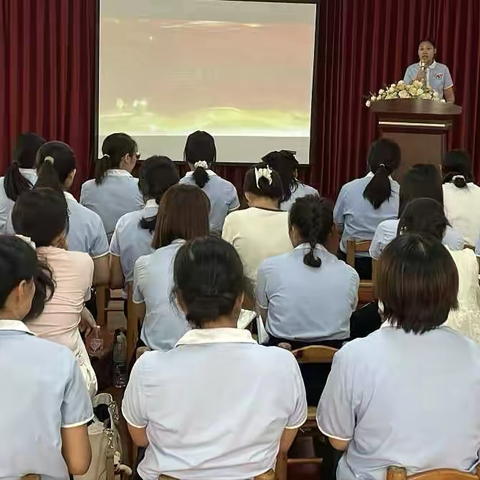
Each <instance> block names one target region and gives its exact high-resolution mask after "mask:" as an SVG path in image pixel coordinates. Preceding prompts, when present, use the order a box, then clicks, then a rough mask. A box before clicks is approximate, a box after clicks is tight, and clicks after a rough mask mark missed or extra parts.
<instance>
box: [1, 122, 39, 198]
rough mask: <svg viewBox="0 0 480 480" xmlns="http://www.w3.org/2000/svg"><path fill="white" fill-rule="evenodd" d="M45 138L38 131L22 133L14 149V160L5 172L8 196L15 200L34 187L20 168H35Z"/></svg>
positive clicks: (5, 185)
mask: <svg viewBox="0 0 480 480" xmlns="http://www.w3.org/2000/svg"><path fill="white" fill-rule="evenodd" d="M44 143H45V139H43V138H42V137H40V136H39V135H37V134H36V133H30V132H29V133H21V134H20V135H19V136H18V138H17V143H16V144H15V148H14V150H13V162H12V164H11V165H10V166H9V167H8V168H7V171H6V172H5V179H4V188H5V193H6V195H7V197H8V198H9V199H10V200H13V201H14V202H15V201H16V200H17V198H18V196H19V195H20V194H21V193H23V192H25V191H27V190H30V189H31V188H32V184H31V183H30V182H29V181H28V180H27V179H26V178H25V177H24V176H23V175H22V174H21V173H20V170H19V169H20V168H34V167H35V156H36V154H37V151H38V149H39V148H40V147H41V146H42V145H43V144H44Z"/></svg>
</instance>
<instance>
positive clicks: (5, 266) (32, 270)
mask: <svg viewBox="0 0 480 480" xmlns="http://www.w3.org/2000/svg"><path fill="white" fill-rule="evenodd" d="M23 280H25V281H31V280H33V281H34V283H35V294H34V296H33V300H32V307H31V309H30V311H29V312H28V314H27V315H26V317H25V318H23V319H22V320H23V321H28V320H34V319H35V318H37V317H39V316H40V315H41V314H42V312H43V309H44V308H45V303H46V302H48V301H49V300H51V298H52V296H53V293H54V291H55V282H54V281H53V278H52V271H51V270H50V268H49V266H48V265H47V264H46V263H44V262H43V261H41V260H39V258H38V257H37V253H36V252H35V250H34V249H33V248H32V247H31V246H30V245H29V244H28V243H26V242H25V241H24V240H22V239H20V238H18V237H12V236H0V309H3V308H4V307H5V302H6V301H7V298H8V296H9V295H10V293H12V291H13V290H14V289H15V288H16V287H17V286H18V285H20V283H21V282H22V281H23Z"/></svg>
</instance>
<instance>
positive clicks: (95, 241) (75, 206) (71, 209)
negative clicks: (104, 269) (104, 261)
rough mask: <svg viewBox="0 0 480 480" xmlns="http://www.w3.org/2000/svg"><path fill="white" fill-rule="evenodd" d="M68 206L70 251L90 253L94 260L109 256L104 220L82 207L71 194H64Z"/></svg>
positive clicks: (68, 241)
mask: <svg viewBox="0 0 480 480" xmlns="http://www.w3.org/2000/svg"><path fill="white" fill-rule="evenodd" d="M63 193H64V194H65V199H66V200H67V205H68V220H69V229H68V235H67V243H68V249H69V250H70V251H74V252H84V253H88V254H89V255H90V256H91V257H92V258H94V259H95V258H99V257H103V256H105V255H107V254H108V240H107V234H106V233H105V229H104V228H103V223H102V219H101V218H100V217H99V216H98V215H97V214H96V213H95V212H93V211H92V210H89V209H88V208H86V207H84V206H83V205H80V204H79V203H78V202H77V200H76V199H75V197H74V196H73V195H72V194H71V193H69V192H63Z"/></svg>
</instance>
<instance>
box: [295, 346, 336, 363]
mask: <svg viewBox="0 0 480 480" xmlns="http://www.w3.org/2000/svg"><path fill="white" fill-rule="evenodd" d="M292 353H293V355H294V357H295V358H296V359H297V362H298V363H332V361H333V357H334V356H335V354H336V353H337V349H336V348H332V347H325V346H323V345H311V346H309V347H303V348H299V349H298V350H294V351H293V352H292Z"/></svg>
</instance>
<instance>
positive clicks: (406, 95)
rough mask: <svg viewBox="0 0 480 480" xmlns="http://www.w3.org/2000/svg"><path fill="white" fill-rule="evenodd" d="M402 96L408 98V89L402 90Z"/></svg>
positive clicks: (400, 95) (400, 94)
mask: <svg viewBox="0 0 480 480" xmlns="http://www.w3.org/2000/svg"><path fill="white" fill-rule="evenodd" d="M398 96H399V97H400V98H408V97H409V95H408V92H407V91H406V90H401V91H400V93H399V94H398Z"/></svg>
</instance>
